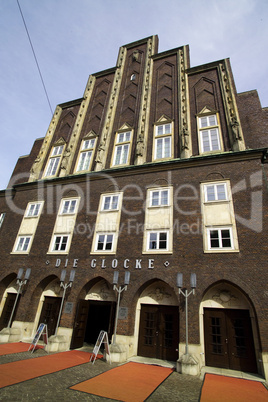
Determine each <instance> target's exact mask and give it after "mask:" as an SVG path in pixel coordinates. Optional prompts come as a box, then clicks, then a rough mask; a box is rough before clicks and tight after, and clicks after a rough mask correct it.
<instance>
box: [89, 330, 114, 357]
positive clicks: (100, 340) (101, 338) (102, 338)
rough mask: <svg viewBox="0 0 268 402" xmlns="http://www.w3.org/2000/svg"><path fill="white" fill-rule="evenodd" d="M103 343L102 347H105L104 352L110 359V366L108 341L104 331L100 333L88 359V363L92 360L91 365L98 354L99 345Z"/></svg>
mask: <svg viewBox="0 0 268 402" xmlns="http://www.w3.org/2000/svg"><path fill="white" fill-rule="evenodd" d="M103 343H104V347H105V352H106V354H107V355H109V358H110V364H111V355H110V349H109V340H108V334H107V332H105V331H100V333H99V336H98V339H97V342H96V344H95V346H94V349H93V352H92V355H91V357H90V360H89V361H90V362H91V360H92V359H93V364H94V363H95V360H96V357H97V354H98V353H99V350H100V347H101V345H102V344H103Z"/></svg>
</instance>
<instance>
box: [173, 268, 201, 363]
mask: <svg viewBox="0 0 268 402" xmlns="http://www.w3.org/2000/svg"><path fill="white" fill-rule="evenodd" d="M190 284H191V288H192V290H191V291H190V292H189V293H188V290H187V289H185V292H183V291H182V287H183V274H181V273H178V274H177V287H178V288H179V294H182V295H183V296H184V297H185V316H186V318H185V320H186V324H185V326H186V337H185V354H186V355H188V354H189V348H188V297H189V296H190V295H191V294H193V295H194V294H195V288H196V274H191V277H190Z"/></svg>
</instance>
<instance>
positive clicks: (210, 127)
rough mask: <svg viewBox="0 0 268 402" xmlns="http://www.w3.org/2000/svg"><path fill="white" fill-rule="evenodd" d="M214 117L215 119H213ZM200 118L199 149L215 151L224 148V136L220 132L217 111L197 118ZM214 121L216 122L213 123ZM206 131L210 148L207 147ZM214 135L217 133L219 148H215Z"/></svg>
mask: <svg viewBox="0 0 268 402" xmlns="http://www.w3.org/2000/svg"><path fill="white" fill-rule="evenodd" d="M212 118H213V119H214V121H212ZM197 120H198V135H199V149H200V153H202V154H204V153H213V152H220V151H222V149H223V144H222V137H221V133H220V124H219V116H218V115H217V113H211V114H208V115H200V116H198V118H197ZM204 120H206V125H204V124H203V122H204ZM213 123H214V124H213ZM204 133H206V135H207V137H208V138H207V140H208V143H209V147H208V148H209V149H205V139H204ZM213 135H216V139H217V148H216V149H213V147H214V145H213V138H212V137H213Z"/></svg>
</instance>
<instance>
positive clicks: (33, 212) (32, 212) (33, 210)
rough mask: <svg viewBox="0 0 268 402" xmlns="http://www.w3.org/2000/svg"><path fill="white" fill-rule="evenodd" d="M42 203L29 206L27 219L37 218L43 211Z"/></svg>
mask: <svg viewBox="0 0 268 402" xmlns="http://www.w3.org/2000/svg"><path fill="white" fill-rule="evenodd" d="M41 205H42V203H41V202H37V203H33V204H32V203H30V204H29V205H28V208H27V211H26V217H27V218H31V217H37V216H38V215H39V213H40V211H41Z"/></svg>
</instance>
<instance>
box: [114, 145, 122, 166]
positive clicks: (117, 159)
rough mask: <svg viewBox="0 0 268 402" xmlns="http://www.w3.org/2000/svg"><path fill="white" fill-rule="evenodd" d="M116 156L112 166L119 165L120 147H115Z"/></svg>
mask: <svg viewBox="0 0 268 402" xmlns="http://www.w3.org/2000/svg"><path fill="white" fill-rule="evenodd" d="M115 152H116V154H115V161H114V164H115V165H120V158H121V153H122V146H121V145H120V146H117V147H116V151H115Z"/></svg>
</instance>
